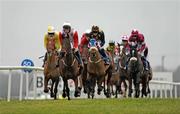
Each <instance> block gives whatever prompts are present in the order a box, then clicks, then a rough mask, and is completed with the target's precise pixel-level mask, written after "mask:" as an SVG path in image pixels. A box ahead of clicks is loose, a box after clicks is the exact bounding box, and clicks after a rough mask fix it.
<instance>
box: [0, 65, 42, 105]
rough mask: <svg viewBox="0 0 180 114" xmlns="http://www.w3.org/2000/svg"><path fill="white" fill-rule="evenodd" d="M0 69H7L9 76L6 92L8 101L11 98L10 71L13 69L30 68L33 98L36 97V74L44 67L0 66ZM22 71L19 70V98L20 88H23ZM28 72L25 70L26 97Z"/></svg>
mask: <svg viewBox="0 0 180 114" xmlns="http://www.w3.org/2000/svg"><path fill="white" fill-rule="evenodd" d="M1 70H8V71H9V76H8V94H7V101H8V102H9V101H10V99H11V82H12V80H11V77H12V71H13V70H32V72H33V82H34V83H33V90H34V99H36V76H37V71H43V70H44V69H43V68H41V67H31V66H0V71H1ZM23 73H24V71H21V74H20V86H19V87H20V89H19V100H20V101H21V100H22V88H23ZM28 77H29V73H28V72H26V97H28V91H29V90H28V84H29V78H28Z"/></svg>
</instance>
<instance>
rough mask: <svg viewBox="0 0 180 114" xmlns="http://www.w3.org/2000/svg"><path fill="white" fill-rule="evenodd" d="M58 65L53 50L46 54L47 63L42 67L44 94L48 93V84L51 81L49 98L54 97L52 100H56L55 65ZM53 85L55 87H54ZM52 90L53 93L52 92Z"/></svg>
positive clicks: (56, 78)
mask: <svg viewBox="0 0 180 114" xmlns="http://www.w3.org/2000/svg"><path fill="white" fill-rule="evenodd" d="M57 64H58V53H57V52H56V51H55V50H51V51H50V52H48V53H47V61H46V63H45V65H44V76H45V78H44V92H45V93H48V91H49V88H48V82H49V80H50V79H51V80H52V83H51V88H50V92H51V93H50V95H51V97H54V99H56V98H57V86H58V84H59V76H60V74H59V72H58V68H57V67H56V65H57ZM54 84H55V87H54ZM53 88H54V91H53Z"/></svg>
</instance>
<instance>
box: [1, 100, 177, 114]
mask: <svg viewBox="0 0 180 114" xmlns="http://www.w3.org/2000/svg"><path fill="white" fill-rule="evenodd" d="M0 114H180V99H93V100H92V99H72V100H70V101H68V100H67V99H63V100H55V101H54V100H26V101H25V100H24V101H21V102H20V101H15V100H13V101H11V102H7V101H4V100H0Z"/></svg>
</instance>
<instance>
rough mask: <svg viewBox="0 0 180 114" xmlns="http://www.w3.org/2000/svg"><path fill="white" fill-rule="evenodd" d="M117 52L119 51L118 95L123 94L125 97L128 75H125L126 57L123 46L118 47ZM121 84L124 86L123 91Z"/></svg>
mask: <svg viewBox="0 0 180 114" xmlns="http://www.w3.org/2000/svg"><path fill="white" fill-rule="evenodd" d="M119 51H120V55H119V56H120V59H119V75H120V82H119V85H120V87H119V89H120V93H121V94H123V97H126V91H127V83H126V80H127V79H128V74H127V68H126V64H127V60H128V57H127V55H126V50H125V48H124V46H123V45H120V46H119ZM122 83H123V84H124V91H123V90H122V87H121V86H122Z"/></svg>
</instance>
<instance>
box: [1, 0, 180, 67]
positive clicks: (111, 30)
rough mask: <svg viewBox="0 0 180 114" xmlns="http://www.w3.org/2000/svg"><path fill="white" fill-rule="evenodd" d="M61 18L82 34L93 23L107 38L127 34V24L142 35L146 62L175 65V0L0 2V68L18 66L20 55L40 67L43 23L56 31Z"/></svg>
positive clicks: (179, 34) (178, 11)
mask: <svg viewBox="0 0 180 114" xmlns="http://www.w3.org/2000/svg"><path fill="white" fill-rule="evenodd" d="M65 21H69V22H71V24H72V26H73V28H75V29H76V30H77V31H78V33H79V39H80V37H81V35H82V33H83V32H84V31H85V30H86V29H88V28H90V27H91V26H92V25H94V24H96V25H98V26H100V28H101V29H102V30H104V32H105V36H106V43H108V41H109V40H110V39H113V40H115V41H118V42H119V41H120V36H121V35H123V34H128V35H129V34H130V32H131V30H132V29H133V28H136V29H138V30H139V31H140V32H142V33H143V34H144V36H145V40H146V42H147V44H148V46H149V50H150V51H149V61H150V62H151V65H152V66H153V67H155V66H158V65H161V57H162V56H163V55H164V56H165V67H166V68H168V69H175V68H176V67H177V66H178V65H180V59H179V58H180V49H179V46H180V1H179V0H145V1H144V0H120V1H118V0H113V1H111V0H106V1H103V0H100V1H95V0H93V1H91V0H81V1H80V0H79V1H73V0H67V1H62V0H61V1H56V0H53V1H51V0H46V1H43V0H39V1H35V0H32V1H30V0H25V1H24V0H0V66H1V65H5V66H6V65H8V66H9V65H15V66H17V65H20V64H21V62H22V60H23V59H26V58H29V59H31V60H33V62H34V64H35V65H36V66H41V65H42V60H39V59H38V57H39V56H41V55H44V53H45V49H44V47H43V40H44V33H45V32H46V31H47V26H48V25H53V26H54V27H55V28H56V29H57V30H58V31H61V29H62V24H63V22H65Z"/></svg>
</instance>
